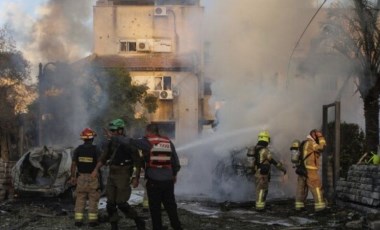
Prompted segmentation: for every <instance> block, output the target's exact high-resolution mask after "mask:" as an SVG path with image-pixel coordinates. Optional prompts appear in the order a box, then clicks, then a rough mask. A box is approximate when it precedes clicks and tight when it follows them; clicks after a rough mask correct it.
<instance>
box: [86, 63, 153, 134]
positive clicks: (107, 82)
mask: <svg viewBox="0 0 380 230" xmlns="http://www.w3.org/2000/svg"><path fill="white" fill-rule="evenodd" d="M93 74H94V76H95V78H94V79H96V81H95V82H93V83H94V84H93V85H92V88H98V89H99V90H98V93H97V95H98V97H97V98H96V99H94V100H93V102H94V103H95V104H94V103H89V105H90V107H92V108H97V114H96V115H95V116H94V117H93V119H92V121H91V124H93V125H94V127H105V126H106V125H107V124H108V122H109V121H110V120H113V119H116V118H122V119H123V120H124V121H125V122H126V127H127V129H129V130H130V132H133V134H132V133H130V135H134V134H136V133H139V134H140V133H141V129H143V127H145V125H146V123H147V119H146V118H145V117H144V116H142V117H137V118H136V117H135V113H136V108H137V107H138V105H141V106H143V107H144V108H145V109H146V111H147V112H148V113H152V112H154V111H155V110H156V109H157V107H158V105H157V98H155V97H154V96H153V95H150V94H148V93H147V90H148V87H147V86H146V85H136V84H132V78H131V76H130V75H129V72H128V71H127V70H126V69H124V68H111V69H102V68H96V70H95V71H94V72H93ZM91 91H92V92H94V91H93V90H91ZM99 101H103V102H104V103H103V104H102V103H99Z"/></svg>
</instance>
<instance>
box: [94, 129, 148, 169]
mask: <svg viewBox="0 0 380 230" xmlns="http://www.w3.org/2000/svg"><path fill="white" fill-rule="evenodd" d="M103 148H104V152H103V154H102V155H101V157H100V161H101V162H102V163H103V164H106V163H107V162H108V164H109V165H114V166H133V167H136V168H137V167H138V168H141V165H142V160H141V157H140V155H139V153H138V150H137V149H136V148H135V147H134V146H133V145H131V144H130V139H129V138H128V137H125V136H113V137H112V138H111V140H109V141H108V142H106V143H105V144H104V147H103ZM133 167H131V168H133Z"/></svg>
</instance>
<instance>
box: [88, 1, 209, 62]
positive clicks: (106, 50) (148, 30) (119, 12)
mask: <svg viewBox="0 0 380 230" xmlns="http://www.w3.org/2000/svg"><path fill="white" fill-rule="evenodd" d="M162 7H164V8H165V13H164V15H163V16H155V13H154V9H155V7H154V6H123V5H121V6H113V5H97V6H95V7H94V48H93V52H94V53H95V54H97V55H111V54H120V55H146V53H139V52H127V53H124V52H120V51H119V45H120V40H128V39H170V41H171V42H172V45H173V46H172V47H173V53H174V52H175V53H196V54H197V55H200V54H201V53H202V52H203V50H202V46H203V40H202V36H201V33H202V27H201V25H202V21H201V20H202V15H203V8H202V7H200V6H181V5H175V6H173V5H170V6H162Z"/></svg>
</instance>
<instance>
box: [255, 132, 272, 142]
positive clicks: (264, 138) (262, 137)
mask: <svg viewBox="0 0 380 230" xmlns="http://www.w3.org/2000/svg"><path fill="white" fill-rule="evenodd" d="M257 141H265V142H268V143H269V142H270V135H269V132H268V131H266V130H265V131H261V132H260V133H259V136H258V138H257Z"/></svg>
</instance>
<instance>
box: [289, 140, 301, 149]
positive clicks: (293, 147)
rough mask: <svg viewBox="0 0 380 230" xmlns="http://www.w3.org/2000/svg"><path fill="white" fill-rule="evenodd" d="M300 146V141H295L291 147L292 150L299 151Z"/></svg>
mask: <svg viewBox="0 0 380 230" xmlns="http://www.w3.org/2000/svg"><path fill="white" fill-rule="evenodd" d="M300 145H301V142H300V141H299V140H294V141H293V142H292V145H291V146H290V150H297V149H299V147H300Z"/></svg>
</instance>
